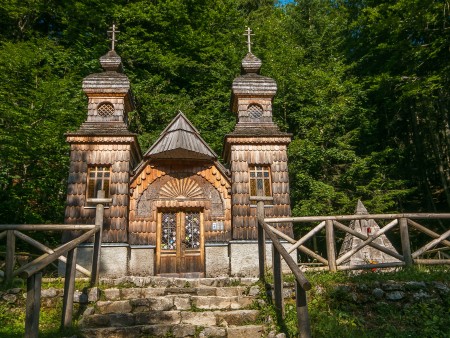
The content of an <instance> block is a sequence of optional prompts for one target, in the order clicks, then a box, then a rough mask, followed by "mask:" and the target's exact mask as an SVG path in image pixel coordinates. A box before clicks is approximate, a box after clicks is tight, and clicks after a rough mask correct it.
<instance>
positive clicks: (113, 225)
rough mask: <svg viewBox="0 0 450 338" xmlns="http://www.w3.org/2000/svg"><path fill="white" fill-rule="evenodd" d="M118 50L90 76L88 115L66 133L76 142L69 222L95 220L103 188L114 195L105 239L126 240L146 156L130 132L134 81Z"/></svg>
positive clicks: (72, 143)
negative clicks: (132, 186) (133, 184)
mask: <svg viewBox="0 0 450 338" xmlns="http://www.w3.org/2000/svg"><path fill="white" fill-rule="evenodd" d="M112 33H113V34H112V35H113V38H112V41H113V43H112V48H111V50H110V51H109V52H108V53H106V54H105V55H104V56H102V57H101V58H100V64H101V66H102V68H103V72H101V73H95V74H91V75H88V76H87V77H86V78H85V79H84V80H83V87H82V88H83V91H84V92H85V94H86V95H87V97H88V112H87V119H86V121H85V122H84V123H83V124H82V125H81V127H80V128H79V129H78V130H77V131H76V132H71V133H67V134H66V140H67V142H68V143H69V144H70V169H69V170H70V171H69V181H68V191H67V206H66V213H65V222H66V223H68V224H83V223H88V224H93V223H94V219H95V205H94V204H93V203H92V202H91V199H92V198H96V197H97V193H98V191H100V190H102V191H104V194H105V197H109V198H112V204H111V205H110V206H109V208H107V209H106V210H105V220H104V230H103V242H110V243H111V242H112V243H126V242H127V240H128V235H127V232H128V229H127V227H128V225H127V224H128V205H129V176H130V171H131V170H132V169H133V168H134V167H135V165H136V164H137V163H139V161H140V160H141V151H140V148H139V145H138V141H137V137H136V135H135V134H133V133H131V132H130V131H129V130H128V124H127V123H128V120H127V116H128V113H129V112H130V111H131V110H133V108H134V106H133V99H132V94H131V90H130V81H129V80H128V77H127V76H126V75H125V74H123V73H122V71H123V67H122V60H121V58H120V56H119V55H118V54H117V53H116V52H115V51H114V41H115V40H114V37H115V33H117V31H115V26H113V31H112Z"/></svg>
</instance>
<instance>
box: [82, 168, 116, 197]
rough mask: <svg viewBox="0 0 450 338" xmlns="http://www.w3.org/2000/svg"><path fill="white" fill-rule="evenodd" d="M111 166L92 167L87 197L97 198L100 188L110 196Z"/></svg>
mask: <svg viewBox="0 0 450 338" xmlns="http://www.w3.org/2000/svg"><path fill="white" fill-rule="evenodd" d="M110 179H111V169H110V167H91V168H89V170H88V183H87V198H96V197H97V193H98V191H99V190H103V191H104V192H105V197H109V182H110Z"/></svg>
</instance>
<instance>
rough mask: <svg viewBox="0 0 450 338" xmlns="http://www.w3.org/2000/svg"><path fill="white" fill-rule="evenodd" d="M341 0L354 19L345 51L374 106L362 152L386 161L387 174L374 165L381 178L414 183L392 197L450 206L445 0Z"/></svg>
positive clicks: (408, 203)
mask: <svg viewBox="0 0 450 338" xmlns="http://www.w3.org/2000/svg"><path fill="white" fill-rule="evenodd" d="M345 4H346V7H347V9H348V10H349V15H350V18H351V19H350V23H349V30H348V33H347V34H346V37H347V41H348V57H349V58H350V60H352V61H354V62H355V64H356V67H355V73H356V74H357V75H358V76H359V78H360V79H361V82H362V83H363V84H364V87H365V90H366V92H367V95H368V99H369V100H368V106H369V107H372V109H371V111H372V114H371V115H370V116H368V117H369V119H370V121H371V123H372V128H371V131H370V132H369V133H368V135H367V141H366V144H365V147H364V149H361V151H364V152H366V153H368V152H371V153H372V154H371V155H370V156H371V157H373V160H374V161H376V162H378V165H381V164H383V165H384V167H385V168H388V171H387V172H386V173H385V175H381V176H380V175H377V173H378V172H379V171H378V170H376V171H375V172H373V173H371V176H372V177H374V179H375V180H380V181H385V179H386V178H393V177H396V178H397V182H401V181H403V182H404V183H403V184H402V185H404V186H405V187H407V186H408V187H410V189H414V188H415V189H414V195H415V197H412V196H405V197H407V198H398V199H397V200H398V207H400V208H406V209H410V208H414V209H421V208H424V209H426V210H448V208H449V207H450V190H449V187H450V166H449V164H450V158H449V144H450V129H449V121H450V115H449V109H448V107H449V103H450V101H449V99H450V95H449V94H450V93H449V89H448V88H449V79H450V78H449V75H450V67H449V64H448V59H449V48H448V45H449V41H450V40H449V38H450V26H449V11H450V9H449V3H448V1H439V0H431V1H430V0H427V1H425V0H415V1H395V2H392V1H360V0H352V1H347V2H345ZM374 161H372V163H374V164H375V163H376V162H374ZM386 175H387V176H386ZM390 182H392V181H390ZM371 184H375V185H377V186H380V183H377V182H376V181H373V182H371ZM388 184H389V183H388ZM399 197H401V196H399ZM391 200H392V201H393V199H391Z"/></svg>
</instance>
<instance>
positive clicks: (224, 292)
mask: <svg viewBox="0 0 450 338" xmlns="http://www.w3.org/2000/svg"><path fill="white" fill-rule="evenodd" d="M248 289H249V287H248V286H229V287H211V286H203V287H140V288H137V287H131V288H108V289H105V290H102V291H101V294H102V298H104V299H105V300H125V299H137V298H149V297H155V296H167V295H196V296H219V297H231V296H243V295H244V294H245V293H246V292H247V291H248Z"/></svg>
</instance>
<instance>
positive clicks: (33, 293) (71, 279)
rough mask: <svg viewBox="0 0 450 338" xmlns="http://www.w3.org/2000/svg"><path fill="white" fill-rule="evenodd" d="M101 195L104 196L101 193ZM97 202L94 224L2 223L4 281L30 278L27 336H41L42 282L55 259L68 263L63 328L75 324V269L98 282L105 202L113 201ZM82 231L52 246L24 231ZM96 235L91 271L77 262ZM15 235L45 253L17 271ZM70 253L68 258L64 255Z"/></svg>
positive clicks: (26, 318) (103, 199)
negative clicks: (80, 247) (79, 250)
mask: <svg viewBox="0 0 450 338" xmlns="http://www.w3.org/2000/svg"><path fill="white" fill-rule="evenodd" d="M98 196H99V197H101V196H104V195H103V194H102V192H99V195H98ZM92 201H93V202H94V203H96V204H97V206H96V214H95V224H93V225H87V224H79V225H71V224H0V240H1V239H3V238H5V237H6V259H5V271H4V277H5V282H6V283H9V282H11V280H12V279H13V278H14V277H17V276H19V277H22V278H24V279H26V280H27V300H26V313H25V335H24V336H25V337H26V338H36V337H38V335H39V312H40V305H41V300H40V298H41V282H42V270H43V269H44V268H45V267H47V266H48V265H49V264H52V263H53V262H54V261H56V260H61V261H63V262H65V263H66V272H65V279H64V297H63V309H62V318H61V327H63V328H67V327H70V326H71V325H72V313H73V295H74V289H75V274H76V270H78V271H79V272H81V273H83V274H85V275H87V276H89V277H90V281H91V285H92V286H94V285H98V280H99V271H100V248H101V238H102V228H103V215H104V204H106V203H111V202H112V200H111V199H109V198H96V199H93V200H92ZM69 230H79V231H83V232H84V233H82V234H81V235H80V236H78V237H77V238H75V239H73V240H71V241H69V242H67V243H65V244H62V245H61V246H59V247H57V248H55V249H50V248H48V247H47V246H45V245H44V244H42V243H40V242H38V241H36V240H35V239H33V238H31V237H29V236H27V235H25V234H24V233H22V231H69ZM92 236H94V252H93V255H92V270H91V271H88V270H86V269H84V268H83V267H81V266H79V265H77V264H76V256H77V247H78V245H79V244H81V243H83V242H85V241H87V240H88V239H89V238H91V237H92ZM16 238H18V239H21V240H23V241H25V242H27V243H28V244H30V245H32V246H34V247H36V248H37V249H39V250H41V251H43V252H44V254H43V255H41V256H39V257H38V258H36V259H34V260H33V261H32V262H30V263H27V264H25V265H24V266H22V267H20V268H19V269H17V270H15V271H14V266H15V247H16ZM64 255H67V257H64Z"/></svg>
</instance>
